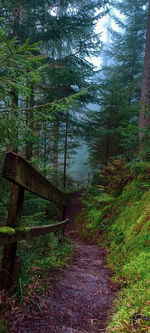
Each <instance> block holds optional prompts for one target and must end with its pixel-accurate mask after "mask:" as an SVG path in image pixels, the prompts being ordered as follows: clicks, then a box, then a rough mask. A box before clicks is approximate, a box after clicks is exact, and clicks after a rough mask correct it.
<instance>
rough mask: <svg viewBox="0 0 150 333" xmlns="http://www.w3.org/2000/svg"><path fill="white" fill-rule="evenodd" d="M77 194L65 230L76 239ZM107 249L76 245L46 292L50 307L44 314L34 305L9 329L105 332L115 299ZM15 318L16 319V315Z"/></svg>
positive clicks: (54, 332)
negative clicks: (66, 265) (109, 311)
mask: <svg viewBox="0 0 150 333" xmlns="http://www.w3.org/2000/svg"><path fill="white" fill-rule="evenodd" d="M77 198H78V195H74V196H73V198H72V203H71V206H70V208H69V209H68V211H67V212H66V216H67V217H70V218H71V219H72V223H71V224H70V227H69V228H68V230H67V231H66V232H67V234H69V235H70V236H71V235H72V236H73V238H74V240H75V238H76V237H75V233H74V229H73V219H74V215H75V211H76V209H77V208H79V204H77ZM105 256H106V250H105V249H103V248H98V247H97V246H95V245H85V244H83V243H81V242H80V243H79V244H77V245H76V255H75V257H74V258H72V259H71V261H70V263H69V264H68V267H67V268H64V269H63V270H62V272H61V274H60V275H59V276H50V277H49V290H48V291H47V292H46V293H45V294H44V296H43V298H44V299H45V300H46V304H47V307H46V309H45V310H44V311H42V312H41V313H40V312H38V313H37V310H36V313H35V308H34V307H32V306H29V307H28V308H27V309H26V312H25V313H24V314H22V320H21V318H20V319H19V321H18V323H17V322H16V323H15V321H14V322H13V320H12V323H11V327H10V330H9V332H11V333H12V332H17V333H32V332H34V333H57V332H58V333H87V332H90V333H96V332H97V333H100V332H105V326H106V321H107V317H108V309H109V307H110V304H111V302H112V298H113V296H114V295H113V294H114V292H113V291H112V289H113V288H112V284H111V283H110V273H109V271H108V270H107V269H106V267H105V264H106V263H105ZM14 319H15V318H14Z"/></svg>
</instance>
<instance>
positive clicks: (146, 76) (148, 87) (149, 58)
mask: <svg viewBox="0 0 150 333" xmlns="http://www.w3.org/2000/svg"><path fill="white" fill-rule="evenodd" d="M149 125H150V0H149V10H148V26H147V34H146V48H145V57H144V68H143V76H142V87H141V100H140V111H139V140H140V149H141V148H142V145H143V141H144V139H145V137H146V133H145V131H146V129H147V128H148V126H149Z"/></svg>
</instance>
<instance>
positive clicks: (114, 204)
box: [77, 164, 150, 333]
mask: <svg viewBox="0 0 150 333" xmlns="http://www.w3.org/2000/svg"><path fill="white" fill-rule="evenodd" d="M143 170H144V171H143ZM128 172H129V171H128ZM132 172H134V175H133V174H131V175H130V182H128V183H127V184H125V185H124V187H123V188H122V191H119V190H118V188H116V189H115V190H116V192H115V191H114V188H115V185H114V184H113V180H112V192H111V186H110V184H109V188H108V187H107V186H105V187H104V188H105V190H106V191H107V189H109V191H108V192H106V193H105V192H104V188H103V189H102V190H101V188H100V189H98V188H97V189H96V188H94V187H93V188H89V189H88V190H87V191H86V192H85V193H84V195H83V197H82V199H81V200H82V204H83V206H84V208H83V211H82V214H81V215H80V216H79V217H78V221H77V223H78V224H79V223H81V222H82V220H83V221H84V222H83V223H82V226H80V232H81V233H82V235H84V237H85V238H87V239H90V238H94V237H95V239H96V241H97V243H98V244H99V245H100V246H102V245H103V246H107V247H109V248H110V255H109V256H108V266H109V267H111V268H112V269H113V271H114V280H118V281H119V282H120V283H121V285H122V288H121V291H120V292H119V295H118V297H117V300H116V301H115V311H114V315H113V316H112V318H111V320H110V323H109V326H108V332H118V333H119V332H128V333H131V332H150V287H149V286H150V169H149V165H148V164H147V165H146V166H145V164H144V166H143V164H142V165H138V164H137V165H136V166H135V167H134V168H132V170H131V173H132ZM122 173H123V172H122ZM103 177H104V173H103ZM115 177H116V175H115ZM118 178H119V175H118ZM118 186H119V181H118ZM116 193H117V195H116ZM134 316H135V317H136V316H137V319H135V321H134V320H132V318H133V317H134Z"/></svg>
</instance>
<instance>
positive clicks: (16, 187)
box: [0, 152, 69, 290]
mask: <svg viewBox="0 0 150 333" xmlns="http://www.w3.org/2000/svg"><path fill="white" fill-rule="evenodd" d="M2 176H3V177H4V178H6V179H7V180H9V181H11V193H10V202H9V207H8V217H7V226H6V227H0V246H4V248H3V254H2V261H1V269H0V290H2V289H10V288H13V287H14V285H16V283H17V279H18V275H19V270H20V262H21V259H20V258H19V257H17V256H16V251H17V242H18V241H20V240H29V239H31V238H33V237H38V236H40V235H43V234H48V233H50V232H53V231H57V230H61V229H62V230H63V229H64V227H65V225H66V224H67V223H68V222H69V220H68V219H67V220H64V221H62V222H59V223H57V224H51V225H43V226H40V227H26V226H25V227H20V226H19V222H20V220H21V214H22V207H23V200H24V191H25V190H28V191H30V192H32V193H34V194H36V195H37V196H39V197H42V198H44V199H46V200H49V201H52V202H55V203H56V204H59V205H62V207H63V210H64V209H65V205H66V203H67V202H68V198H67V196H66V195H65V194H64V193H63V192H61V191H60V190H58V189H57V188H56V187H55V186H53V185H52V184H51V183H50V182H49V181H48V180H47V179H46V178H45V177H44V176H42V175H41V174H40V173H39V172H38V171H37V170H36V169H34V168H33V167H32V166H31V165H30V164H29V163H28V162H27V161H26V160H24V159H23V158H22V157H20V156H19V155H17V154H16V153H13V152H8V153H6V156H5V161H4V167H3V173H2ZM62 218H64V216H63V217H62Z"/></svg>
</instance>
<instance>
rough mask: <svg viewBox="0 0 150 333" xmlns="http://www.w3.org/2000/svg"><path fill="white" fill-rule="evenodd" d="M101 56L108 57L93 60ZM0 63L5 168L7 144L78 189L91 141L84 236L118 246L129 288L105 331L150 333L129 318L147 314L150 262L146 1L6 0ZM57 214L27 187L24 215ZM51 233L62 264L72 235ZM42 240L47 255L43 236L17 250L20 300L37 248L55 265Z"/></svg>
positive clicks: (36, 219) (0, 148)
mask: <svg viewBox="0 0 150 333" xmlns="http://www.w3.org/2000/svg"><path fill="white" fill-rule="evenodd" d="M104 17H106V18H108V17H110V18H111V20H112V22H113V24H112V26H111V27H109V28H108V29H109V31H107V33H109V36H110V39H111V42H110V43H109V45H107V44H106V43H105V42H104V41H103V39H102V35H101V33H96V31H97V30H96V25H97V23H99V24H100V22H101V20H102V19H103V20H104ZM101 31H102V30H101ZM108 46H109V47H108ZM95 57H99V58H101V59H103V58H104V57H105V59H107V61H106V62H103V63H102V65H101V66H100V68H99V69H97V68H96V67H95V65H94V60H93V59H95ZM0 63H1V67H0V121H1V125H0V165H1V170H2V166H3V161H4V157H5V153H6V151H8V150H10V151H14V152H16V153H18V154H19V155H21V156H22V157H24V158H25V159H26V160H28V161H29V162H30V163H31V164H32V165H33V166H34V167H35V168H37V169H38V170H39V171H40V172H41V173H42V174H43V175H44V176H46V177H47V179H49V180H50V181H51V182H52V183H53V184H55V185H56V186H57V187H59V188H60V189H62V190H65V191H74V190H75V189H76V187H77V183H76V181H75V179H71V177H70V176H68V171H69V168H70V161H71V158H72V157H73V156H74V155H75V154H76V152H77V149H78V147H79V146H80V145H81V144H86V145H87V146H88V151H89V158H88V161H87V163H88V168H89V170H90V174H91V177H90V182H91V185H90V186H89V188H88V189H87V190H86V192H85V193H84V195H83V197H82V199H81V201H82V205H83V211H82V213H80V214H79V216H78V218H77V227H78V228H79V232H80V233H81V234H82V236H83V237H84V238H85V239H89V237H91V238H92V239H94V241H95V242H99V243H100V242H101V243H102V244H103V245H104V246H106V247H109V248H110V249H111V252H110V256H109V259H108V263H109V265H110V267H111V268H112V269H114V270H115V271H116V277H115V278H114V279H116V280H117V279H118V280H117V281H119V283H121V284H123V286H124V289H123V292H122V294H121V296H120V298H119V301H118V303H117V305H116V308H115V310H114V311H115V312H116V311H118V312H117V314H116V315H115V317H114V319H112V323H111V324H110V327H109V329H108V332H118V333H119V332H150V331H149V329H150V328H149V327H148V326H146V325H147V322H146V323H145V322H144V321H142V317H141V318H140V319H141V321H140V323H139V326H138V329H139V330H134V327H133V326H132V325H131V322H130V317H131V313H132V314H134V313H138V314H139V313H140V315H141V316H146V318H147V316H148V314H149V313H150V312H149V311H150V310H149V300H148V293H147V288H148V286H147V283H148V280H149V279H150V277H149V273H148V271H147V268H145V271H144V268H143V267H144V265H145V263H148V260H149V254H148V247H149V236H148V230H149V217H148V211H147V207H149V203H148V195H149V186H150V180H149V175H150V167H149V163H150V161H149V160H150V143H149V137H150V114H149V113H150V93H149V82H150V8H149V1H148V0H132V1H130V0H86V1H80V0H75V1H71V0H54V1H51V0H43V1H40V0H36V1H35V0H14V1H9V0H6V1H3V0H0ZM0 185H1V186H0V199H1V201H0V210H1V213H0V215H1V225H5V223H6V219H7V206H8V201H9V184H8V182H7V181H5V180H4V179H3V178H2V177H1V178H0ZM126 186H127V187H126ZM140 200H141V201H140ZM126 205H127V207H126V209H124V207H125V206H126ZM139 206H140V207H142V208H139ZM136 208H137V210H136ZM131 210H132V211H131ZM133 210H134V211H133ZM142 211H144V212H145V213H144V215H142ZM59 215H60V211H59V210H58V208H57V207H56V206H55V205H53V204H51V205H50V204H47V202H44V201H43V200H42V199H39V198H36V197H34V196H33V195H32V196H31V194H26V197H25V203H24V209H23V217H22V224H23V225H24V223H25V224H26V225H37V224H38V225H41V224H43V223H44V224H48V223H49V221H51V220H53V221H57V220H58V218H59V217H60V216H59ZM83 220H84V221H86V222H83ZM129 221H130V224H128V223H129ZM120 226H122V227H120ZM142 228H144V229H142ZM100 233H101V234H102V235H101V237H100V239H99V234H100ZM113 235H115V236H114V238H113ZM131 236H132V237H131ZM45 237H46V236H45ZM140 237H141V238H140ZM133 239H135V240H136V241H133ZM45 242H46V244H47V250H46V251H47V252H46V254H47V255H48V251H49V250H50V249H51V250H52V255H51V257H48V260H50V261H51V264H50V265H51V266H54V265H56V266H61V264H62V263H63V260H64V261H65V259H64V258H66V257H67V256H68V253H70V251H71V246H70V244H68V243H67V245H63V246H64V247H62V249H61V251H60V249H56V243H57V240H56V238H55V236H54V237H53V236H51V245H49V238H48V237H46V238H44V244H45ZM39 244H40V245H41V252H40V253H41V255H42V253H45V245H42V241H41V243H40V241H38V240H37V241H36V243H35V251H34V255H33V250H32V251H31V248H32V244H29V245H27V246H26V247H25V245H23V247H20V249H19V251H20V252H21V253H24V251H26V250H29V254H27V255H26V260H25V262H24V269H23V270H22V273H21V274H22V275H21V277H20V280H19V281H20V284H19V286H20V287H19V289H18V291H17V293H18V295H19V298H20V302H21V304H22V303H23V299H24V291H23V290H24V288H26V286H27V285H28V282H29V281H30V279H31V278H29V279H28V273H29V266H30V264H31V262H32V260H33V257H34V260H35V263H34V265H35V266H36V265H37V266H39V267H40V269H42V270H43V271H45V270H46V269H47V268H49V261H48V260H47V261H46V262H45V261H42V260H41V259H40V258H39V257H38V255H37V252H36V251H37V249H38V248H39ZM122 244H123V245H122ZM30 252H32V259H31V253H30ZM60 252H61V253H60ZM135 258H136V260H137V265H136V264H135ZM130 259H131V260H130ZM127 262H128V263H127ZM130 263H131V265H130ZM146 266H147V264H146ZM132 277H133V279H132ZM138 279H139V280H140V279H143V280H142V281H144V282H141V281H140V282H139V280H138ZM125 281H126V283H125ZM125 288H126V289H125ZM136 290H139V298H138V296H137V297H136V299H133V295H134V294H135V293H136ZM140 302H141V304H140ZM116 309H119V310H116ZM148 318H149V317H148ZM122 320H126V322H125V321H124V322H122ZM120 323H121V324H120ZM118 325H121V326H118ZM114 327H116V330H115V328H114ZM146 327H148V328H146ZM146 329H147V330H146Z"/></svg>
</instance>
